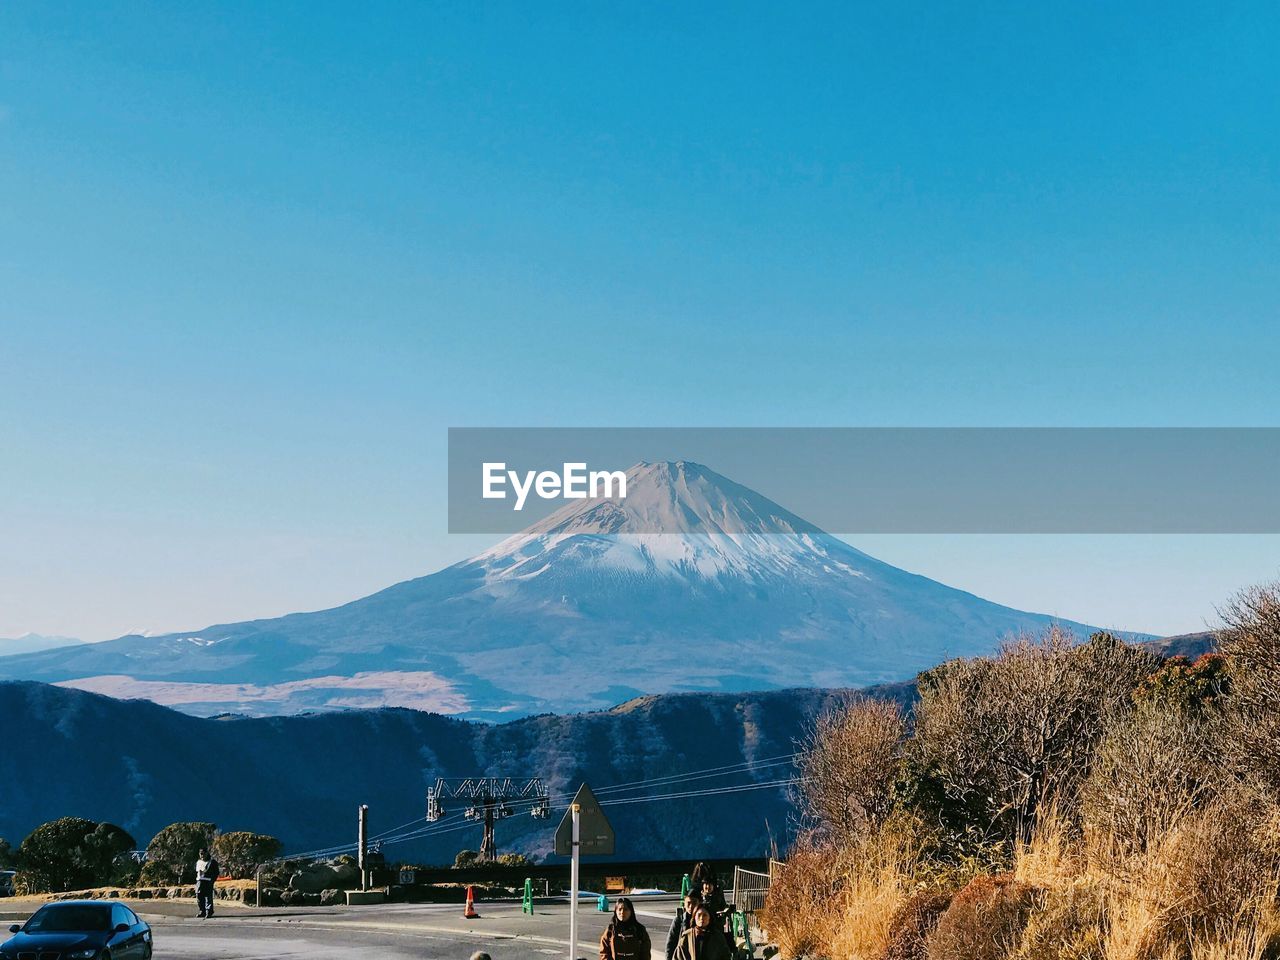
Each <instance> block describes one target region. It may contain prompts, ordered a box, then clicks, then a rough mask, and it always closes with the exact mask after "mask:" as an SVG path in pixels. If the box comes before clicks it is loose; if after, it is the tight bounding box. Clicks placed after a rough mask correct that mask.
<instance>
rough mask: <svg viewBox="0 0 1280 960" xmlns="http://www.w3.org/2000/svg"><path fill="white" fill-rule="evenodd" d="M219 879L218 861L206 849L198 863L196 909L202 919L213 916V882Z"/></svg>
mask: <svg viewBox="0 0 1280 960" xmlns="http://www.w3.org/2000/svg"><path fill="white" fill-rule="evenodd" d="M217 879H218V861H217V860H215V859H214V858H213V857H212V856H210V854H209V851H208V850H206V849H203V848H202V849H201V850H200V859H199V860H197V861H196V909H197V911H199V915H200V917H201V918H202V919H207V918H209V917H212V916H213V882H214V881H215V880H217Z"/></svg>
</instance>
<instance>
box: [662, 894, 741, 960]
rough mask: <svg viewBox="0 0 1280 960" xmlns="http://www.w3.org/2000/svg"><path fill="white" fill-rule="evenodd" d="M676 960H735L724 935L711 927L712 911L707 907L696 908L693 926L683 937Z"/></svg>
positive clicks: (678, 945)
mask: <svg viewBox="0 0 1280 960" xmlns="http://www.w3.org/2000/svg"><path fill="white" fill-rule="evenodd" d="M675 960H733V958H732V957H731V956H730V954H729V945H728V944H727V943H725V940H724V934H723V933H721V932H720V931H719V930H717V929H716V928H715V927H713V926H712V925H711V911H710V910H708V909H707V908H706V906H705V905H700V906H698V907H695V908H694V911H693V926H692V927H690V928H689V929H688V930H686V931H685V932H684V933H683V934H682V935H681V937H680V943H679V944H677V945H676V955H675Z"/></svg>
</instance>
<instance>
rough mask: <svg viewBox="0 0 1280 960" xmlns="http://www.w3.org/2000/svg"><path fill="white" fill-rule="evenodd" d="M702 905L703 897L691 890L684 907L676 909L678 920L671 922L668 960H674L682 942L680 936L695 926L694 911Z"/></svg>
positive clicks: (685, 899) (687, 894)
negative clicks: (677, 945)
mask: <svg viewBox="0 0 1280 960" xmlns="http://www.w3.org/2000/svg"><path fill="white" fill-rule="evenodd" d="M700 903H702V897H700V896H699V895H698V892H697V891H696V890H690V891H689V892H688V893H686V894H685V895H684V906H683V907H676V918H675V919H674V920H672V921H671V929H670V930H668V931H667V960H672V957H674V956H675V955H676V944H678V943H679V942H680V935H681V934H682V933H684V932H685V931H686V930H688V929H689V928H690V927H691V926H693V911H694V910H696V909H697V908H698V904H700Z"/></svg>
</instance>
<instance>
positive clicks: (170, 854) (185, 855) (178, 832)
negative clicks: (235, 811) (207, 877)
mask: <svg viewBox="0 0 1280 960" xmlns="http://www.w3.org/2000/svg"><path fill="white" fill-rule="evenodd" d="M217 830H218V828H217V826H216V825H215V824H212V823H199V822H193V823H171V824H169V826H167V827H165V828H164V829H163V830H161V831H160V832H159V833H157V834H156V835H155V836H154V837H152V838H151V842H150V843H149V844H147V862H148V863H162V864H165V865H166V866H168V867H169V869H170V870H172V871H173V873H174V875H175V876H177V877H178V879H179V881H182V880H186V879H188V878H190V879H191V880H194V879H195V870H196V860H198V859H199V857H200V850H201V848H208V847H212V846H213V838H214V834H215V833H216V832H217Z"/></svg>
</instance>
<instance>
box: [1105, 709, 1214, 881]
mask: <svg viewBox="0 0 1280 960" xmlns="http://www.w3.org/2000/svg"><path fill="white" fill-rule="evenodd" d="M1212 729H1213V724H1212V723H1211V721H1209V720H1206V719H1205V718H1204V717H1203V716H1201V715H1199V714H1197V713H1195V712H1192V711H1190V710H1186V709H1181V708H1178V707H1176V706H1168V705H1164V704H1161V703H1154V702H1153V703H1148V704H1144V705H1143V706H1142V707H1141V708H1140V709H1138V710H1137V711H1136V712H1135V713H1134V714H1133V715H1132V716H1130V717H1128V718H1126V719H1124V720H1121V721H1119V722H1118V723H1116V724H1115V725H1114V726H1113V727H1112V729H1111V730H1110V731H1109V732H1108V733H1107V735H1106V736H1105V737H1104V738H1103V741H1102V743H1101V744H1100V745H1099V748H1098V753H1097V757H1096V758H1095V760H1094V763H1093V768H1092V770H1091V771H1090V774H1089V777H1088V779H1087V781H1086V782H1085V785H1084V788H1083V790H1082V796H1081V809H1082V820H1083V823H1084V830H1085V835H1086V838H1087V840H1088V843H1089V854H1090V857H1091V859H1092V860H1093V861H1094V862H1095V863H1096V864H1099V865H1101V866H1103V867H1108V866H1109V867H1110V869H1111V870H1112V872H1113V873H1114V872H1116V871H1118V870H1121V869H1122V868H1123V864H1125V863H1127V862H1129V861H1130V860H1131V858H1132V857H1133V856H1134V855H1136V854H1140V853H1142V852H1144V851H1146V850H1147V849H1148V847H1149V846H1150V845H1151V844H1152V843H1153V842H1155V841H1157V840H1158V839H1160V838H1161V837H1163V836H1164V835H1165V834H1166V833H1167V831H1169V830H1170V829H1171V828H1173V827H1174V826H1176V825H1177V824H1179V823H1181V822H1182V821H1183V820H1185V819H1186V818H1187V817H1188V816H1191V815H1193V814H1194V813H1195V811H1197V810H1199V809H1201V808H1202V807H1203V806H1204V805H1205V804H1206V803H1207V802H1208V801H1209V800H1210V799H1211V798H1212V796H1213V794H1214V791H1215V790H1217V789H1218V788H1219V787H1220V786H1221V785H1222V778H1221V777H1220V776H1219V775H1218V771H1217V765H1216V764H1215V763H1214V760H1213V753H1214V745H1213V742H1212V739H1211V733H1212Z"/></svg>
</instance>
